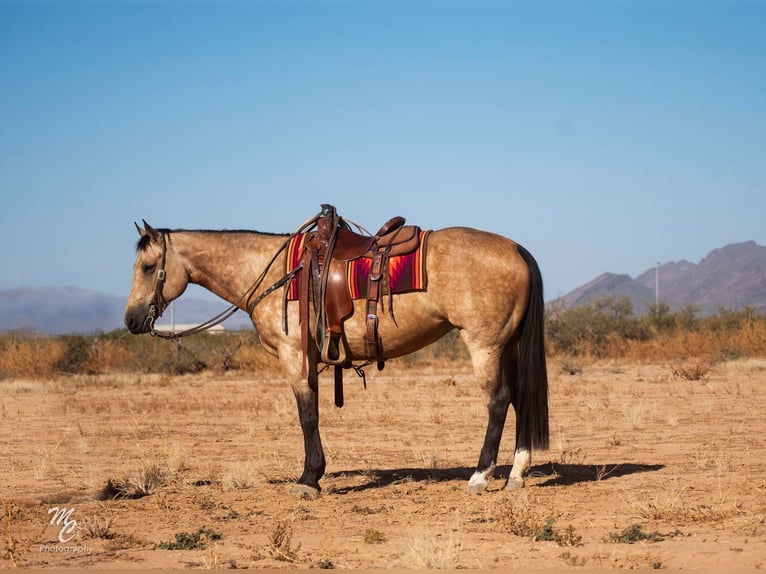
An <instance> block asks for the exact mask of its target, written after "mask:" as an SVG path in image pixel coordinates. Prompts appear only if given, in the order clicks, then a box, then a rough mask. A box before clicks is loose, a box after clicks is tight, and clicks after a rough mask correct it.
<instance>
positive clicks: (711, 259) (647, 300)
mask: <svg viewBox="0 0 766 574" xmlns="http://www.w3.org/2000/svg"><path fill="white" fill-rule="evenodd" d="M658 294H659V300H660V302H661V303H666V304H667V305H668V306H670V308H671V309H672V310H678V309H680V308H682V307H684V306H686V305H693V306H694V307H695V308H696V309H697V312H698V314H700V315H709V314H712V313H715V312H716V311H718V310H719V309H720V308H721V307H725V308H727V309H740V308H742V307H744V306H749V307H752V308H753V309H754V310H755V311H757V312H758V313H760V314H766V247H764V246H762V245H758V244H756V243H755V241H747V242H744V243H733V244H730V245H726V246H725V247H721V248H719V249H714V250H713V251H711V252H710V253H708V254H707V255H706V256H705V257H704V258H703V259H702V260H701V261H700V262H699V263H690V262H689V261H686V260H682V261H678V262H671V263H665V264H664V265H658V266H657V267H652V268H650V269H647V270H646V271H644V272H643V273H642V274H641V275H639V276H638V277H636V278H635V279H633V278H631V277H629V276H628V275H619V274H615V273H604V274H602V275H599V276H598V277H596V278H595V279H593V280H592V281H590V282H588V283H586V284H585V285H583V286H581V287H578V288H577V289H575V290H574V291H571V292H570V293H568V294H567V295H564V296H563V297H561V298H560V299H559V301H560V303H562V304H563V306H564V307H566V308H572V307H577V306H578V305H582V304H584V303H588V302H591V301H594V300H596V299H602V298H605V297H612V298H615V299H619V298H623V297H627V298H629V299H630V300H631V302H632V304H633V311H634V312H635V313H636V314H637V315H643V314H644V313H646V312H647V311H648V310H649V309H650V306H652V305H654V304H655V301H656V297H657V295H658Z"/></svg>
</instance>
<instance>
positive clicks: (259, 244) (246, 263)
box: [173, 231, 286, 303]
mask: <svg viewBox="0 0 766 574" xmlns="http://www.w3.org/2000/svg"><path fill="white" fill-rule="evenodd" d="M285 239H286V238H285V237H281V236H274V235H266V234H262V233H256V232H246V231H245V232H215V231H187V232H179V233H175V234H173V248H174V249H175V250H176V251H177V252H178V255H179V256H180V257H181V258H182V259H183V262H184V266H185V268H186V271H187V273H188V275H189V281H190V282H191V283H195V284H197V285H200V286H202V287H204V288H205V289H207V290H208V291H211V292H212V293H215V294H216V295H218V296H219V297H221V298H222V299H225V300H226V301H229V302H230V303H238V302H241V301H240V299H241V298H242V295H243V294H244V293H245V291H247V290H248V289H249V288H251V287H252V286H253V283H254V282H255V280H256V279H257V278H258V277H259V276H260V275H261V273H262V272H263V271H264V269H265V268H266V265H268V263H269V261H270V260H271V258H272V257H273V256H274V254H275V253H276V252H277V250H278V249H279V248H280V246H281V245H282V244H283V243H284V241H285ZM275 270H276V271H277V272H280V273H281V272H282V261H281V260H280V259H277V260H276V261H275V262H274V265H273V266H272V272H271V273H270V275H273V273H274V271H275ZM268 280H269V279H268V278H267V279H266V281H268ZM266 286H268V285H265V286H264V287H266ZM259 290H260V289H259Z"/></svg>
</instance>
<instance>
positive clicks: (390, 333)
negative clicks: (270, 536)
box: [125, 221, 548, 497]
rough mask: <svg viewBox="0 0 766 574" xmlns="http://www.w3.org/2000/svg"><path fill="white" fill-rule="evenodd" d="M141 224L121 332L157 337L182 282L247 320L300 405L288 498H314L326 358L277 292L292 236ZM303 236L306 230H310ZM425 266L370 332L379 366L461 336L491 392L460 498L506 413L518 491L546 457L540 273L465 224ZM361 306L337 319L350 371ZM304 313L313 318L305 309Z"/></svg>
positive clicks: (478, 479) (482, 472) (440, 240)
mask: <svg viewBox="0 0 766 574" xmlns="http://www.w3.org/2000/svg"><path fill="white" fill-rule="evenodd" d="M307 223H309V222H307ZM143 224H144V227H143V228H141V227H139V226H138V225H137V224H136V228H137V230H138V232H139V234H140V239H139V241H138V243H137V248H136V252H137V257H136V262H135V265H134V270H133V281H132V287H131V290H130V294H129V296H128V301H127V305H126V309H125V325H126V326H127V327H128V329H129V330H130V332H132V333H134V334H139V333H148V332H151V333H152V334H156V331H155V330H154V321H155V319H156V318H157V317H158V316H160V315H161V314H162V312H163V311H164V310H165V308H166V307H167V305H168V304H169V303H170V301H172V300H174V299H176V298H177V297H179V296H180V295H181V294H182V293H183V292H184V290H185V289H186V287H187V285H188V284H189V283H194V284H198V285H201V286H202V287H204V288H206V289H208V290H209V291H211V292H213V293H215V294H216V295H218V296H219V297H221V298H223V299H225V300H226V301H228V302H229V303H231V304H232V307H231V308H232V309H233V310H234V311H236V310H237V309H242V310H244V311H245V312H247V313H249V315H250V317H251V319H252V321H253V324H254V326H255V328H256V330H257V332H258V334H259V336H260V340H261V342H262V344H263V347H264V348H265V349H266V351H268V352H269V353H271V354H273V355H275V356H276V357H277V358H278V359H279V362H280V366H281V368H282V369H283V372H284V373H285V374H286V376H287V377H288V378H289V380H290V381H291V384H292V389H293V392H294V394H295V398H296V401H297V405H298V416H299V418H300V425H301V429H302V431H303V437H304V449H305V463H304V469H303V474H302V475H301V477H300V478H299V479H298V482H297V484H296V485H295V486H294V487H293V488H294V491H295V492H296V493H298V494H300V495H302V496H308V497H313V496H316V495H318V494H319V492H320V486H319V480H320V478H321V477H322V476H323V474H324V472H325V457H324V452H323V448H322V442H321V438H320V435H319V402H318V389H319V385H318V376H319V375H318V372H319V368H320V366H321V365H322V350H321V348H320V347H319V346H318V343H317V340H316V339H317V337H316V334H315V333H313V332H310V331H309V333H308V338H309V339H310V344H308V345H306V344H305V342H304V343H303V344H302V341H301V339H302V336H303V337H304V338H305V337H306V331H305V330H303V331H302V328H301V325H300V322H301V320H302V319H301V318H300V316H299V315H300V313H299V301H289V302H286V298H284V297H283V296H282V294H281V293H280V292H279V291H280V289H279V287H281V286H282V285H284V284H285V283H289V282H290V281H292V279H293V277H292V275H286V274H285V269H286V265H285V260H286V257H287V256H283V255H282V253H283V252H285V246H286V243H287V241H289V239H290V238H291V237H293V236H290V235H286V234H281V235H280V234H271V233H260V232H256V231H229V230H225V231H209V230H184V229H177V230H176V229H173V230H171V229H155V228H153V227H151V226H150V225H149V224H147V223H146V221H144V222H143ZM300 229H307V224H304V226H303V227H302V228H300ZM293 235H295V234H293ZM277 261H279V263H280V264H278V265H276V264H275V262H277ZM424 261H425V269H426V271H427V285H426V287H425V289H424V290H419V291H413V292H407V293H403V294H397V295H393V296H392V297H393V299H391V300H390V303H389V305H390V304H394V306H395V317H394V315H393V313H389V314H386V313H380V314H379V316H378V317H377V324H376V328H377V335H378V337H379V340H380V341H382V342H383V345H384V348H383V353H384V354H385V356H384V357H377V360H385V359H391V358H394V357H401V356H403V355H407V354H409V353H412V352H414V351H416V350H418V349H421V348H422V347H425V346H426V345H428V344H430V343H432V342H434V341H436V340H437V339H439V338H440V337H442V336H443V335H445V334H446V333H448V332H449V331H451V330H452V329H458V330H459V332H460V335H461V337H462V339H463V341H464V342H465V345H466V346H467V348H468V351H469V353H470V356H471V362H472V366H473V370H474V374H475V376H476V379H477V382H478V383H480V384H481V385H482V386H483V387H484V388H485V390H486V391H487V393H488V395H489V401H488V415H489V421H488V424H487V432H486V435H485V438H484V444H483V446H482V448H481V452H480V454H479V461H478V464H477V467H476V470H475V472H474V473H473V475H472V476H471V478H470V480H469V482H468V489H469V491H471V492H475V493H480V492H482V491H484V490H485V489H486V487H487V486H488V481H489V479H490V478H491V476H492V474H493V472H494V469H495V465H496V463H497V456H498V450H499V446H500V439H501V437H502V434H503V428H504V426H505V420H506V416H507V412H508V407H509V406H510V405H511V404H512V405H513V407H514V411H515V415H516V448H515V452H514V457H513V467H512V469H511V472H510V475H509V477H508V479H507V481H506V483H505V486H504V488H506V489H515V488H520V487H522V486H523V485H524V475H525V473H526V471H527V470H528V469H529V467H530V464H531V454H532V449H534V448H541V449H545V448H548V382H547V371H546V361H545V349H544V339H543V314H544V302H543V284H542V276H541V273H540V269H539V267H538V265H537V263H536V261H535V259H534V258H533V257H532V255H531V254H530V253H529V252H528V251H527V250H526V249H524V248H523V247H522V246H521V245H519V244H517V243H515V242H513V241H511V240H510V239H507V238H505V237H502V236H500V235H496V234H493V233H489V232H485V231H479V230H476V229H470V228H465V227H451V228H446V229H440V230H435V231H432V232H430V234H429V239H428V245H427V250H426V252H425V257H424ZM293 274H295V272H293ZM255 277H258V279H257V280H256V281H255V283H253V278H255ZM389 297H391V296H389ZM366 303H367V302H366V301H365V300H363V299H361V300H360V299H356V300H354V301H353V309H352V310H351V314H350V315H349V316H348V317H347V318H346V319H345V322H344V326H343V329H344V333H343V337H344V341H343V343H344V351H345V356H344V358H343V359H344V361H345V362H346V366H350V365H352V364H353V363H354V362H356V363H357V364H359V363H361V362H364V361H366V360H369V354H368V349H367V348H366V346H365V337H366V334H367V327H368V326H369V325H368V324H366V319H367V316H366V308H365V304H366ZM234 311H232V312H234ZM312 316H313V317H315V316H316V313H315V312H314V311H313V310H312ZM303 320H304V321H305V319H303Z"/></svg>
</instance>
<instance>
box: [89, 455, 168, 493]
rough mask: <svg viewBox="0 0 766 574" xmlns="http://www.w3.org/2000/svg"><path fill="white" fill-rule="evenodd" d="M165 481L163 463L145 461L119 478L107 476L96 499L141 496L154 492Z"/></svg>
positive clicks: (164, 483)
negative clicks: (136, 468) (139, 466)
mask: <svg viewBox="0 0 766 574" xmlns="http://www.w3.org/2000/svg"><path fill="white" fill-rule="evenodd" d="M167 482H168V477H167V473H166V472H165V469H164V467H163V465H161V464H159V463H156V462H154V463H147V462H145V463H144V464H143V466H142V467H141V468H139V469H138V470H135V471H132V472H128V473H126V474H124V475H123V476H122V477H119V478H109V479H108V480H107V481H106V484H105V485H104V487H103V488H102V489H101V492H99V494H98V499H99V500H114V499H120V498H143V497H144V496H149V495H150V494H153V493H155V492H156V491H157V490H158V489H159V488H161V487H162V486H164V485H166V484H167Z"/></svg>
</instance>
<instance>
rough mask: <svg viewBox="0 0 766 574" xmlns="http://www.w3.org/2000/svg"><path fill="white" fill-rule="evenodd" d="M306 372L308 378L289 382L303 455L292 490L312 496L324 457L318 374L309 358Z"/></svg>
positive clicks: (321, 473) (314, 494)
mask: <svg viewBox="0 0 766 574" xmlns="http://www.w3.org/2000/svg"><path fill="white" fill-rule="evenodd" d="M308 371H309V374H308V377H306V378H298V379H297V381H296V382H294V383H293V393H294V394H295V400H296V402H297V403H298V417H299V418H300V421H301V430H302V431H303V445H304V451H305V455H306V458H305V462H304V465H303V474H302V475H301V477H300V478H299V479H298V483H297V484H296V485H295V487H294V488H293V491H294V492H295V493H297V494H300V495H301V496H308V497H311V498H313V497H315V496H318V495H319V491H320V490H321V489H320V487H319V479H320V478H322V476H323V475H324V470H325V458H324V450H323V449H322V439H321V438H320V436H319V377H318V375H317V368H316V363H313V362H312V361H309V369H308ZM293 380H295V379H293Z"/></svg>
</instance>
